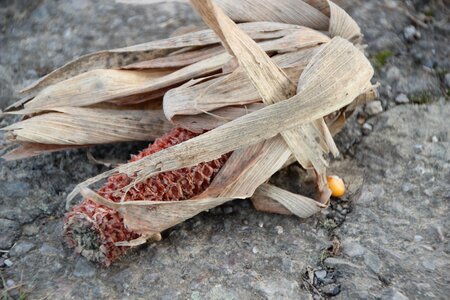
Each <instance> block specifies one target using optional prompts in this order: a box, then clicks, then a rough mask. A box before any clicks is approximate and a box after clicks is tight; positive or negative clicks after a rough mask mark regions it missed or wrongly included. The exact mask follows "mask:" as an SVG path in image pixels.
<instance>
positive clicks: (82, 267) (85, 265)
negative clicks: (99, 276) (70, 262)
mask: <svg viewBox="0 0 450 300" xmlns="http://www.w3.org/2000/svg"><path fill="white" fill-rule="evenodd" d="M95 273H96V267H95V265H94V264H93V263H91V262H89V261H88V260H87V259H85V258H84V257H79V258H78V260H77V263H76V265H75V269H74V270H73V276H75V277H80V278H89V277H93V276H95Z"/></svg>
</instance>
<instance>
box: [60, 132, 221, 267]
mask: <svg viewBox="0 0 450 300" xmlns="http://www.w3.org/2000/svg"><path fill="white" fill-rule="evenodd" d="M197 135H198V134H197V133H194V132H191V131H188V130H186V129H182V128H175V129H172V131H170V132H169V133H167V134H166V135H164V136H162V137H161V138H158V139H156V140H155V142H154V143H153V144H152V145H150V146H149V147H148V148H146V149H144V150H142V151H141V152H140V153H139V154H137V155H133V156H132V157H131V159H130V161H136V160H139V159H141V158H143V157H145V156H148V155H151V154H153V153H156V152H158V151H160V150H162V149H165V148H168V147H171V146H174V145H176V144H179V143H182V142H184V141H187V140H189V139H191V138H193V137H195V136H197ZM228 157H229V154H225V155H223V156H222V157H220V158H219V159H216V160H213V161H210V162H205V163H200V164H198V165H196V166H194V167H191V168H183V169H179V170H174V171H169V172H163V173H160V174H158V175H155V176H153V177H150V178H148V179H146V180H145V181H144V182H140V183H138V184H137V185H135V186H134V187H133V188H131V189H129V190H128V191H127V192H126V194H125V195H124V193H125V191H124V189H123V188H124V187H125V186H127V185H128V184H130V183H131V182H132V181H133V179H134V177H133V176H127V175H125V174H117V175H114V176H111V177H110V178H108V180H107V182H106V184H105V185H104V186H103V187H102V188H101V189H100V190H98V194H99V195H101V196H102V197H104V198H106V199H109V200H111V201H114V202H120V201H121V199H122V198H123V199H124V201H136V200H147V201H179V200H187V199H190V198H192V197H193V196H196V195H198V194H200V193H201V192H203V191H204V190H205V189H206V188H207V187H208V186H209V184H210V183H211V181H212V180H213V178H214V176H215V175H216V174H217V172H219V170H220V168H221V167H222V166H223V165H224V164H225V162H226V160H227V159H228ZM64 232H65V236H66V238H67V241H68V244H69V246H70V247H74V248H75V251H76V252H77V253H80V254H81V255H83V256H85V257H86V258H88V259H89V260H91V261H94V262H99V263H102V264H105V265H110V264H111V263H112V262H114V261H115V260H117V259H118V258H119V257H120V256H122V255H123V254H124V253H125V252H126V251H127V250H128V248H129V247H125V246H116V245H115V243H116V242H121V241H130V240H133V239H135V238H138V237H139V235H138V234H137V233H134V232H131V231H129V230H127V228H126V227H125V225H124V223H123V218H122V216H121V215H120V214H119V213H117V212H116V211H115V210H113V209H111V208H108V207H105V206H102V205H98V204H97V203H95V202H94V201H92V200H90V199H85V200H83V201H82V202H81V203H80V204H78V205H76V206H74V207H73V209H72V211H70V212H69V213H68V214H67V215H66V217H65V221H64Z"/></svg>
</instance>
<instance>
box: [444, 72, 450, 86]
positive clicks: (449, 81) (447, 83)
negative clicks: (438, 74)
mask: <svg viewBox="0 0 450 300" xmlns="http://www.w3.org/2000/svg"><path fill="white" fill-rule="evenodd" d="M444 82H445V86H446V87H447V88H448V89H450V73H447V74H445V77H444Z"/></svg>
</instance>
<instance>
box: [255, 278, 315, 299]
mask: <svg viewBox="0 0 450 300" xmlns="http://www.w3.org/2000/svg"><path fill="white" fill-rule="evenodd" d="M256 288H257V289H258V290H259V291H260V292H261V293H262V294H263V297H264V298H266V299H273V300H275V299H306V298H307V297H308V296H309V295H308V294H306V293H305V292H303V291H302V290H301V289H300V287H299V285H298V283H297V282H296V281H294V280H289V279H287V278H284V277H280V278H274V280H271V281H261V282H258V284H257V285H256Z"/></svg>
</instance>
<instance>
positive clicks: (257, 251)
mask: <svg viewBox="0 0 450 300" xmlns="http://www.w3.org/2000/svg"><path fill="white" fill-rule="evenodd" d="M252 252H253V254H258V253H259V249H258V248H257V247H256V246H255V247H253V248H252Z"/></svg>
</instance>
